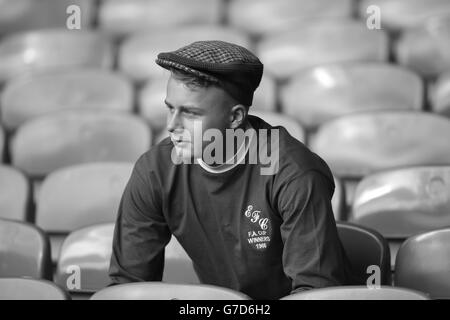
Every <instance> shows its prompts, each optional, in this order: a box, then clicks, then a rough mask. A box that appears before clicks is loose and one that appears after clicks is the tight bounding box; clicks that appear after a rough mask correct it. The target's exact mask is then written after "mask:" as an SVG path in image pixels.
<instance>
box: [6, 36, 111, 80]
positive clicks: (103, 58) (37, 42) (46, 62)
mask: <svg viewBox="0 0 450 320" xmlns="http://www.w3.org/2000/svg"><path fill="white" fill-rule="evenodd" d="M112 63H113V51H112V45H111V43H110V41H109V39H108V38H107V37H106V36H104V35H102V34H100V33H97V32H94V31H77V30H68V29H62V28H61V29H46V30H36V31H29V32H22V33H16V34H11V35H8V36H7V37H5V38H4V39H2V41H1V42H0V83H2V82H4V81H7V80H9V79H10V78H12V77H13V76H16V75H19V74H22V73H29V72H36V71H46V70H51V69H58V68H68V67H86V68H110V67H111V65H112Z"/></svg>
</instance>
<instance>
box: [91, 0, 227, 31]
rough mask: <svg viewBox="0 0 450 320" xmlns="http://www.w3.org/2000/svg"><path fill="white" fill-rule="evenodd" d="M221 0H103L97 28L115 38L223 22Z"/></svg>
mask: <svg viewBox="0 0 450 320" xmlns="http://www.w3.org/2000/svg"><path fill="white" fill-rule="evenodd" d="M222 5H223V3H222V1H221V0H191V1H189V4H188V5H187V4H186V1H183V0H152V1H147V0H128V1H116V0H106V1H103V2H102V3H101V4H100V8H99V28H100V29H103V30H105V31H106V32H110V33H113V34H116V35H125V34H128V33H132V32H137V31H143V30H152V29H163V28H167V27H173V26H180V25H187V24H195V23H197V24H198V23H205V24H206V23H210V24H217V23H219V22H220V21H221V20H222Z"/></svg>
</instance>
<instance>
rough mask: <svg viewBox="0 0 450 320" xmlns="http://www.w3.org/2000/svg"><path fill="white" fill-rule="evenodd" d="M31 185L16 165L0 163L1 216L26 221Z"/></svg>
mask: <svg viewBox="0 0 450 320" xmlns="http://www.w3.org/2000/svg"><path fill="white" fill-rule="evenodd" d="M29 197H30V185H29V183H28V180H27V178H26V177H25V175H24V174H23V173H22V172H20V171H19V170H17V169H16V168H14V167H11V166H8V165H1V164H0V218H5V219H11V220H18V221H26V220H27V214H28V204H29V200H30V198H29Z"/></svg>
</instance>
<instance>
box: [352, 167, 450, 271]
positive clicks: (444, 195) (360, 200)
mask: <svg viewBox="0 0 450 320" xmlns="http://www.w3.org/2000/svg"><path fill="white" fill-rule="evenodd" d="M449 194H450V166H426V167H409V168H402V169H395V170H390V171H384V172H379V173H375V174H372V175H369V176H366V177H364V178H363V179H362V181H361V182H360V183H359V185H358V187H357V189H356V193H355V199H354V202H353V206H352V210H351V214H350V217H349V221H352V222H354V223H357V224H359V225H363V226H367V227H370V228H373V229H375V230H377V231H378V232H380V233H381V234H382V235H383V236H384V237H386V238H387V239H389V240H393V241H392V242H393V243H394V245H393V246H391V249H392V258H393V259H392V261H393V262H395V256H396V252H397V249H398V246H399V244H401V242H402V241H403V240H405V239H406V238H408V237H410V236H412V235H414V234H417V233H422V232H425V231H430V230H434V229H437V228H443V227H446V226H450V198H449Z"/></svg>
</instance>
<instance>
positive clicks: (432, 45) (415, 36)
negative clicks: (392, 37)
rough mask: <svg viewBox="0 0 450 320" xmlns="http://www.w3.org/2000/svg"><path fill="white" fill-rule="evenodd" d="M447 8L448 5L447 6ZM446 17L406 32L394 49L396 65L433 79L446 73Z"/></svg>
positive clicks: (449, 50)
mask: <svg viewBox="0 0 450 320" xmlns="http://www.w3.org/2000/svg"><path fill="white" fill-rule="evenodd" d="M447 4H448V7H449V8H450V2H447ZM448 39H450V14H449V15H446V16H442V17H434V18H430V19H428V20H427V21H426V22H425V23H424V24H423V25H422V26H419V27H416V28H412V29H409V30H406V31H405V32H404V33H403V34H402V36H401V37H400V39H399V40H398V42H397V44H396V46H395V50H394V51H395V56H396V60H397V61H398V63H399V64H401V65H404V66H406V67H408V68H411V69H413V70H415V71H416V72H418V73H420V74H421V75H422V76H423V77H425V78H430V79H433V78H435V77H436V76H438V75H439V74H440V73H442V72H443V71H445V70H450V41H449V40H448Z"/></svg>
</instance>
